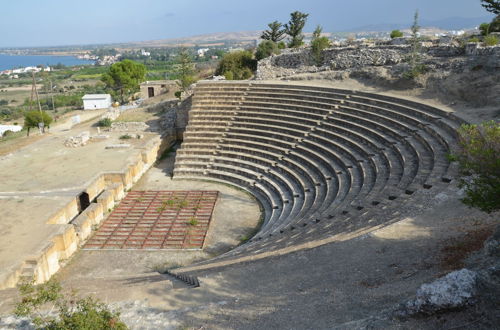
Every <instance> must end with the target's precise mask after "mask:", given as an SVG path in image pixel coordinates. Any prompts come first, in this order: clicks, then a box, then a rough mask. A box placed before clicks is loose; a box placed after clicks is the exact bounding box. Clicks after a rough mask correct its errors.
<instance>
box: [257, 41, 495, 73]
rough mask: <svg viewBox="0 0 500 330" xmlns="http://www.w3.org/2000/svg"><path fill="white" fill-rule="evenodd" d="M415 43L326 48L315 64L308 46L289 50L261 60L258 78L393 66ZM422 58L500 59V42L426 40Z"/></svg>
mask: <svg viewBox="0 0 500 330" xmlns="http://www.w3.org/2000/svg"><path fill="white" fill-rule="evenodd" d="M410 52H411V45H408V44H402V45H385V44H364V45H357V46H344V47H334V48H329V49H325V50H324V51H323V63H322V65H321V66H316V65H314V63H313V61H312V56H311V53H310V50H309V49H308V48H305V49H299V50H285V51H284V52H283V53H282V54H280V55H275V56H271V57H269V58H266V59H264V60H261V61H259V63H258V67H257V73H256V79H257V80H266V79H276V78H283V77H288V76H293V75H295V74H300V73H313V72H321V71H339V70H352V69H358V68H366V67H377V66H393V65H398V64H402V63H403V62H405V58H406V57H407V56H408V53H410ZM421 56H422V61H423V62H424V63H425V64H430V65H432V64H439V65H441V66H442V63H443V62H445V61H448V60H449V59H450V58H455V59H457V60H460V61H461V62H463V63H462V64H466V62H470V61H474V60H475V59H476V58H478V57H491V58H493V59H494V61H496V63H498V62H499V58H500V46H494V47H481V46H479V44H477V43H469V44H466V45H465V46H460V45H456V44H437V45H434V44H432V43H429V42H427V43H422V47H421Z"/></svg>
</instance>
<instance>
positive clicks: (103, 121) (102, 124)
mask: <svg viewBox="0 0 500 330" xmlns="http://www.w3.org/2000/svg"><path fill="white" fill-rule="evenodd" d="M112 123H113V121H112V120H111V119H110V118H103V119H101V120H99V121H98V122H97V126H98V127H111V124H112Z"/></svg>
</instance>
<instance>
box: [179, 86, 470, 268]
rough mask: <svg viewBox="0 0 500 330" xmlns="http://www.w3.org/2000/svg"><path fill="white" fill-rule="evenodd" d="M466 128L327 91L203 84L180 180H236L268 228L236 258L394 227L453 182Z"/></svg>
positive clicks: (431, 111) (403, 104) (410, 108)
mask: <svg viewBox="0 0 500 330" xmlns="http://www.w3.org/2000/svg"><path fill="white" fill-rule="evenodd" d="M461 123H462V121H461V120H460V119H458V118H457V117H455V116H454V115H453V113H450V112H445V111H443V110H439V109H436V108H434V107H431V106H428V105H424V104H420V103H417V102H414V101H409V100H406V99H400V98H395V97H391V96H386V95H380V94H373V93H366V92H361V91H352V90H342V89H334V88H327V87H315V86H302V85H291V84H285V83H255V82H251V83H250V82H216V83H215V82H201V83H199V84H198V85H197V87H196V88H195V92H194V95H193V103H192V108H191V110H190V114H189V123H188V126H187V128H186V131H185V133H184V140H183V143H182V145H181V148H180V149H179V150H178V151H177V155H176V161H175V169H174V179H198V180H211V181H217V182H222V183H229V184H231V185H234V186H237V187H239V188H241V189H244V190H245V191H248V192H250V193H251V194H253V195H254V196H255V198H256V199H257V200H258V201H259V202H260V205H261V207H262V211H263V223H262V227H261V228H260V230H259V232H258V233H257V234H256V235H255V237H253V238H252V239H251V240H250V241H249V242H247V243H246V244H243V245H241V246H239V247H238V248H236V249H235V250H233V251H230V252H228V253H226V254H223V255H221V256H219V257H217V260H220V259H227V258H235V257H239V256H244V255H248V254H252V253H258V252H263V251H271V250H276V249H280V248H284V247H288V246H291V245H295V244H302V243H307V242H309V241H311V240H319V239H323V238H326V237H329V236H332V235H336V234H339V233H356V232H359V231H361V230H365V229H367V228H375V227H377V226H379V225H383V224H384V223H387V222H388V221H389V220H390V219H392V218H393V216H394V215H396V214H398V212H399V211H398V207H401V206H402V205H409V204H411V201H412V197H413V196H412V195H413V193H414V192H415V191H417V190H419V189H431V188H432V189H433V191H439V189H440V187H443V186H445V185H446V184H448V183H449V182H450V181H451V180H452V178H453V176H454V175H455V172H456V168H455V166H454V164H450V163H449V161H448V160H447V154H448V153H449V150H450V148H452V147H453V145H454V144H455V141H456V129H457V128H458V127H459V125H460V124H461Z"/></svg>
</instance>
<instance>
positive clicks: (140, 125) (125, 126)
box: [110, 121, 149, 132]
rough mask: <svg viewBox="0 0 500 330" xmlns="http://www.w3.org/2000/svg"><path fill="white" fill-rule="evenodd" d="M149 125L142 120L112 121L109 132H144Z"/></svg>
mask: <svg viewBox="0 0 500 330" xmlns="http://www.w3.org/2000/svg"><path fill="white" fill-rule="evenodd" d="M148 128H149V126H148V125H147V124H146V123H144V122H138V121H137V122H135V121H134V122H114V123H112V124H111V127H110V131H111V132H144V131H146V130H147V129H148Z"/></svg>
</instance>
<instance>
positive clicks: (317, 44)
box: [311, 25, 331, 66]
mask: <svg viewBox="0 0 500 330" xmlns="http://www.w3.org/2000/svg"><path fill="white" fill-rule="evenodd" d="M322 31H323V28H322V27H321V26H320V25H318V26H317V27H316V29H315V30H314V32H313V39H312V41H311V53H312V56H313V59H314V63H315V64H316V65H317V66H321V65H322V64H323V50H324V49H326V48H328V47H330V45H331V43H330V40H328V38H327V37H322V36H321V32H322Z"/></svg>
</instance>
